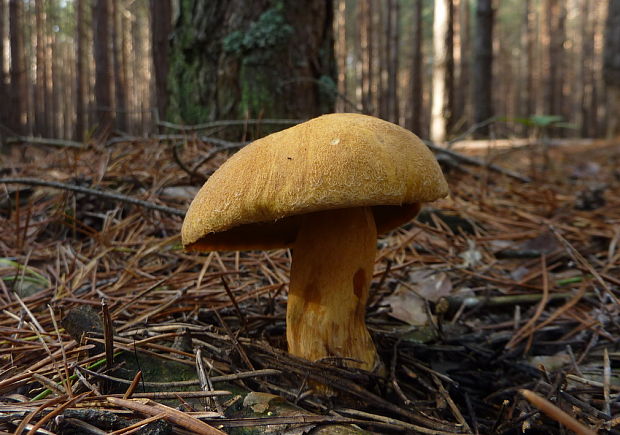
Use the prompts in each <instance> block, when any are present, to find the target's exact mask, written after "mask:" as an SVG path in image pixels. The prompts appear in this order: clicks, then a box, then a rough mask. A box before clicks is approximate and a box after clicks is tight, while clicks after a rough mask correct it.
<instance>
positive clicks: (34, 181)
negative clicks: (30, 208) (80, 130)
mask: <svg viewBox="0 0 620 435" xmlns="http://www.w3.org/2000/svg"><path fill="white" fill-rule="evenodd" d="M0 183H5V184H26V185H30V186H46V187H53V188H55V189H62V190H70V191H72V192H78V193H84V194H86V195H93V196H98V197H100V198H106V199H112V200H114V201H120V202H125V203H128V204H133V205H137V206H140V207H144V208H148V209H151V210H157V211H161V212H164V213H168V214H171V215H174V216H181V217H184V216H185V212H184V211H183V210H179V209H177V208H172V207H167V206H165V205H158V204H154V203H152V202H148V201H143V200H141V199H137V198H133V197H131V196H127V195H121V194H120V193H114V192H107V191H104V190H99V189H91V188H89V187H82V186H76V185H75V184H67V183H60V182H58V181H46V180H40V179H38V178H20V177H6V178H0Z"/></svg>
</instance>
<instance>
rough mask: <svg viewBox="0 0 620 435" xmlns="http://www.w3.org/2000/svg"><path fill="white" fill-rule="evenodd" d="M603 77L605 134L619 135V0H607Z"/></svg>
mask: <svg viewBox="0 0 620 435" xmlns="http://www.w3.org/2000/svg"><path fill="white" fill-rule="evenodd" d="M603 77H604V79H605V84H606V85H607V89H608V101H609V111H608V113H609V117H610V119H609V124H608V128H607V136H608V137H611V136H618V135H620V115H619V114H618V112H619V111H620V0H609V4H608V6H607V22H606V23H605V50H604V52H603Z"/></svg>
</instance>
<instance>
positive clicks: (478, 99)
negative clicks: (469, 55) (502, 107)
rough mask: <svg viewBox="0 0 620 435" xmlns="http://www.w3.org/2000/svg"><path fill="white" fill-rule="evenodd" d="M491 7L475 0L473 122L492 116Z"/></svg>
mask: <svg viewBox="0 0 620 435" xmlns="http://www.w3.org/2000/svg"><path fill="white" fill-rule="evenodd" d="M493 15H494V13H493V5H492V0H477V3H476V35H475V45H474V50H475V55H474V71H473V72H474V121H475V122H476V123H482V122H484V121H487V120H488V119H490V118H491V117H492V116H493V109H492V103H491V101H492V94H491V89H492V77H493V74H492V71H493ZM488 135H489V127H488V125H486V126H481V127H479V128H478V130H477V136H481V137H482V136H488Z"/></svg>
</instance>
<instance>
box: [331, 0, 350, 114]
mask: <svg viewBox="0 0 620 435" xmlns="http://www.w3.org/2000/svg"><path fill="white" fill-rule="evenodd" d="M336 5H337V6H336V16H335V18H334V33H335V34H336V54H335V56H336V63H337V66H338V96H339V98H338V99H337V100H336V112H344V111H345V110H346V108H347V105H346V104H347V103H346V100H345V98H347V54H348V53H347V25H346V14H347V3H346V0H336Z"/></svg>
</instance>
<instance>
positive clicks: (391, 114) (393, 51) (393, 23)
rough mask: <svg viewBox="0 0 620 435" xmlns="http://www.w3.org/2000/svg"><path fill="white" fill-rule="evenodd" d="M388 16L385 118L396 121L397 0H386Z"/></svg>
mask: <svg viewBox="0 0 620 435" xmlns="http://www.w3.org/2000/svg"><path fill="white" fill-rule="evenodd" d="M387 13H388V17H389V23H390V26H389V38H388V47H389V51H388V54H389V61H388V71H387V72H388V74H387V76H388V77H387V78H388V81H387V120H388V121H390V122H394V123H398V116H399V114H398V95H397V88H398V54H399V53H398V52H399V50H398V47H399V45H400V44H399V40H400V28H399V25H398V22H399V20H398V16H399V5H398V0H389V2H388V10H387Z"/></svg>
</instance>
